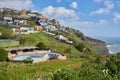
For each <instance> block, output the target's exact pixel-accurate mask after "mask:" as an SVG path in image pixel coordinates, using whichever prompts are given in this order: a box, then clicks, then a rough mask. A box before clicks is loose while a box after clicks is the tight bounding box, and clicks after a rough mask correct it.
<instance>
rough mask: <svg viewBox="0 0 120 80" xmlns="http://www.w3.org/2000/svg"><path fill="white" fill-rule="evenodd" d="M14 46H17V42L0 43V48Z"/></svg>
mask: <svg viewBox="0 0 120 80" xmlns="http://www.w3.org/2000/svg"><path fill="white" fill-rule="evenodd" d="M14 46H19V41H13V40H9V41H0V47H14Z"/></svg>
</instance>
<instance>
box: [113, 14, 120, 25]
mask: <svg viewBox="0 0 120 80" xmlns="http://www.w3.org/2000/svg"><path fill="white" fill-rule="evenodd" d="M113 21H114V23H120V13H117V12H116V13H114V18H113Z"/></svg>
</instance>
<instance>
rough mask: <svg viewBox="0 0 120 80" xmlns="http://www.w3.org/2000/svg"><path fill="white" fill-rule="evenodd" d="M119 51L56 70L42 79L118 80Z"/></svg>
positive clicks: (119, 74) (119, 66)
mask: <svg viewBox="0 0 120 80" xmlns="http://www.w3.org/2000/svg"><path fill="white" fill-rule="evenodd" d="M119 68H120V53H118V54H116V55H107V56H101V57H97V58H95V59H92V60H89V62H87V63H84V64H83V65H82V66H78V67H72V68H68V69H62V70H58V71H56V72H53V73H52V74H50V75H49V76H45V77H43V78H41V77H40V78H38V79H42V80H45V79H46V80H119V79H120V69H119Z"/></svg>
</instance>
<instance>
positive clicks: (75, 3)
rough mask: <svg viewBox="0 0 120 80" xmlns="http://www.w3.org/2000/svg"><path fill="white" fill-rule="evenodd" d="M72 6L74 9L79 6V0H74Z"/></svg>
mask: <svg viewBox="0 0 120 80" xmlns="http://www.w3.org/2000/svg"><path fill="white" fill-rule="evenodd" d="M70 7H72V8H74V9H76V8H77V7H78V4H77V2H75V1H74V2H72V3H71V4H70Z"/></svg>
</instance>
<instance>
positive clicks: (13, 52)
mask: <svg viewBox="0 0 120 80" xmlns="http://www.w3.org/2000/svg"><path fill="white" fill-rule="evenodd" d="M6 51H8V52H9V55H8V58H9V60H10V61H13V62H22V61H23V60H25V59H27V58H31V59H33V63H37V62H43V61H47V60H52V59H62V60H64V59H66V56H65V55H62V54H59V53H54V52H51V51H50V50H48V51H47V50H39V48H37V47H34V46H32V47H18V48H6Z"/></svg>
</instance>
